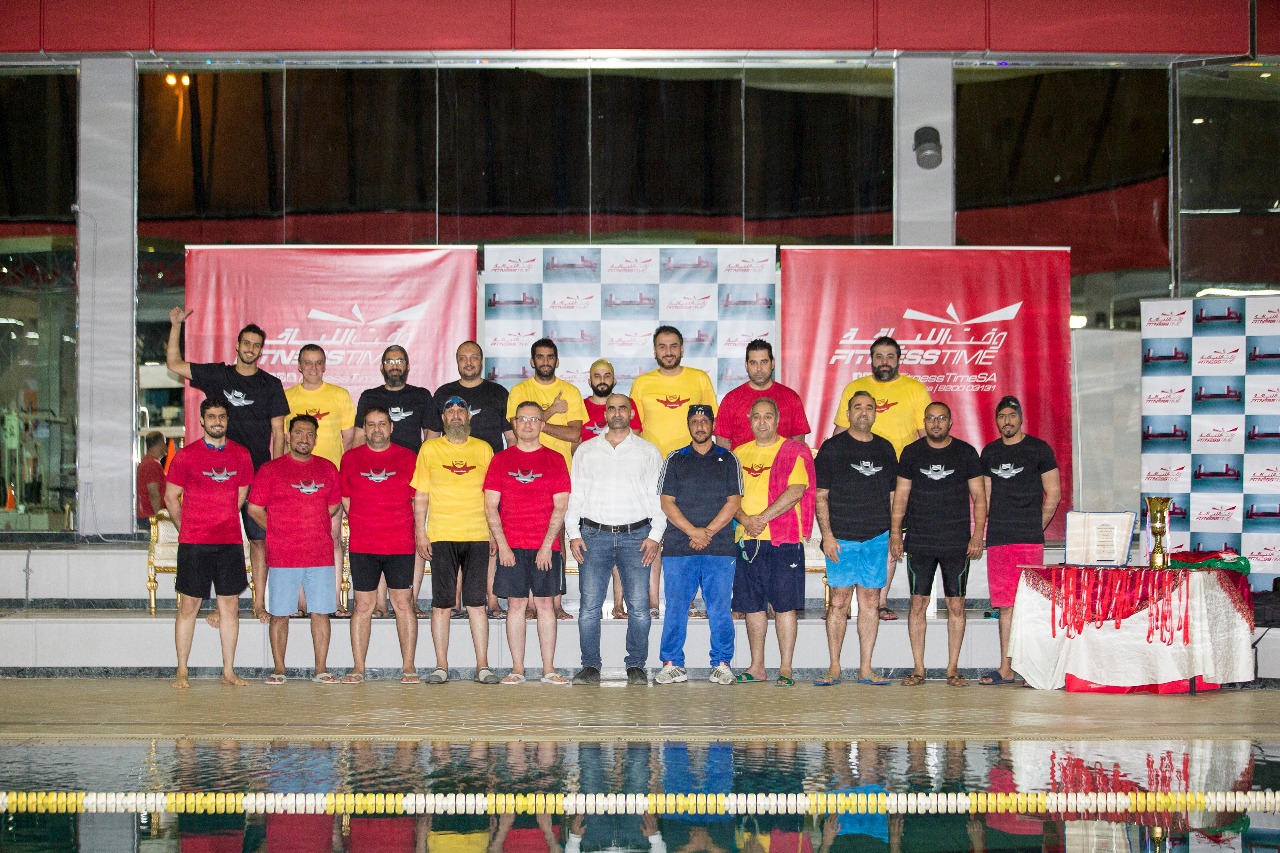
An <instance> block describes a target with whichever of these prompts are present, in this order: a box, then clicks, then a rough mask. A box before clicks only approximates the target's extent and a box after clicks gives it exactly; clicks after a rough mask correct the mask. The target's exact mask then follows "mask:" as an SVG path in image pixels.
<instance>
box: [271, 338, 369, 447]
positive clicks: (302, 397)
mask: <svg viewBox="0 0 1280 853" xmlns="http://www.w3.org/2000/svg"><path fill="white" fill-rule="evenodd" d="M324 362H325V359H324V350H323V349H322V348H321V347H320V346H318V345H317V344H307V345H305V346H304V347H303V348H302V349H300V350H299V351H298V372H299V373H301V374H302V381H301V382H299V383H298V384H297V385H294V386H293V387H292V388H289V389H287V390H286V391H285V392H284V398H285V400H287V401H288V403H289V419H290V420H293V417H294V416H295V415H311V417H313V418H315V419H316V420H317V421H319V422H320V429H319V430H318V432H317V434H316V449H315V451H314V455H316V456H322V457H324V458H325V459H328V460H329V461H330V462H332V463H333V464H334V465H340V464H341V463H342V454H343V453H345V452H346V451H348V450H350V449H351V441H352V439H353V438H354V436H355V432H356V407H355V406H354V405H352V403H351V395H350V394H349V393H347V389H346V388H340V387H338V386H337V385H330V384H329V383H328V382H325V381H324Z"/></svg>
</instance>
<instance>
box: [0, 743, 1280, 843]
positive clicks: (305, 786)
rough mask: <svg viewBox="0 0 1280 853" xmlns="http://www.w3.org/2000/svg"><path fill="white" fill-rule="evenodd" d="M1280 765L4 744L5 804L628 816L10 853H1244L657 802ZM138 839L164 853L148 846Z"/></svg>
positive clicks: (449, 820) (198, 819) (1122, 837)
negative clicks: (540, 808) (414, 807)
mask: <svg viewBox="0 0 1280 853" xmlns="http://www.w3.org/2000/svg"><path fill="white" fill-rule="evenodd" d="M1277 754H1280V750H1277V748H1276V747H1275V746H1274V745H1265V744H1261V745H1253V744H1250V743H1248V742H1242V741H1193V742H1187V743H1183V742H1143V743H1112V742H1108V743H1088V742H1080V743H1067V744H1053V743H1029V742H1016V743H1015V742H1000V743H964V742H959V741H951V742H942V743H929V742H923V741H911V742H905V743H873V742H857V743H849V742H828V743H796V742H768V743H763V742H761V743H695V744H687V743H663V744H656V743H655V744H650V743H630V744H628V743H603V744H601V743H583V744H557V743H519V742H517V743H506V744H499V743H467V744H434V743H417V742H403V743H374V742H368V741H358V742H351V743H318V744H296V743H239V742H230V741H226V742H204V741H189V740H183V741H177V742H160V741H157V742H152V743H149V744H145V743H144V744H136V743H132V742H122V743H99V742H92V743H84V742H81V743H71V742H25V743H13V744H0V790H10V791H14V790H17V791H24V790H46V791H47V790H63V791H68V790H70V791H75V790H90V791H109V790H134V791H158V792H169V791H205V792H210V791H223V792H247V791H261V792H273V793H286V792H294V793H298V792H301V793H331V792H380V793H387V794H395V793H409V792H419V793H422V792H426V793H437V794H452V793H457V792H470V793H502V794H508V793H511V794H521V793H544V794H560V793H565V794H598V795H613V796H614V797H615V798H616V799H615V802H616V806H615V807H614V808H612V809H609V808H604V807H596V806H595V805H594V804H593V805H591V806H589V807H588V809H587V813H586V814H554V813H551V812H553V811H556V809H554V808H547V809H546V810H545V813H539V814H526V813H522V814H497V813H495V814H472V815H468V814H435V815H400V814H363V813H359V814H311V815H306V814H265V815H264V814H251V815H244V814H224V815H216V814H209V815H192V814H180V815H175V814H170V813H154V814H144V815H81V816H75V815H33V814H12V815H8V816H7V819H6V821H5V822H3V823H0V851H6V850H11V849H13V850H32V851H34V850H40V851H52V850H67V851H77V850H85V851H88V850H96V849H106V845H105V844H104V842H103V838H104V833H106V834H109V833H110V831H112V826H114V825H113V824H111V823H110V821H105V820H104V819H105V818H113V819H118V820H123V821H125V823H124V824H122V826H123V827H124V828H125V829H127V830H128V835H129V843H128V844H126V845H125V846H123V847H121V846H118V845H114V846H113V847H112V849H128V850H137V851H141V850H144V849H145V850H148V851H151V850H183V851H242V850H266V851H271V853H279V851H299V853H304V852H305V853H312V851H314V853H321V851H325V852H326V853H327V851H360V850H363V851H411V850H417V851H431V852H432V853H597V851H638V853H854V851H864V850H871V851H880V850H887V851H889V853H930V851H936V853H947V851H961V850H963V851H985V850H1008V849H1019V850H1034V851H1049V850H1066V851H1075V850H1095V849H1098V850H1104V849H1105V850H1113V849H1119V848H1124V849H1128V850H1134V849H1143V850H1154V849H1157V848H1161V849H1163V848H1165V847H1168V846H1169V845H1172V847H1174V848H1176V847H1179V846H1187V845H1190V846H1192V847H1200V846H1204V847H1205V849H1208V846H1209V843H1210V842H1209V841H1208V839H1214V840H1213V842H1212V846H1213V849H1215V850H1222V849H1230V848H1231V846H1232V845H1230V844H1227V845H1225V846H1223V844H1222V842H1223V841H1224V840H1225V841H1228V842H1229V841H1231V840H1232V839H1235V840H1236V845H1235V849H1239V846H1238V841H1239V832H1241V831H1243V830H1244V829H1245V828H1247V827H1248V825H1249V824H1248V819H1247V818H1246V817H1245V816H1244V815H1242V814H1240V813H1237V812H1222V813H1219V812H1213V811H1191V812H1178V811H1159V812H1136V813H1132V814H1130V813H1128V812H1126V813H1124V814H1119V813H1114V814H1105V813H1104V814H1103V815H1101V817H1102V818H1103V819H1102V820H1097V819H1095V816H1093V815H1090V816H1089V819H1087V820H1085V819H1082V818H1083V817H1084V816H1083V815H1075V814H1066V815H1064V814H1061V813H1058V814H1018V813H1016V812H1015V813H1003V814H995V813H992V814H913V813H907V814H885V813H879V812H878V810H877V809H876V808H875V807H874V805H873V807H872V808H871V809H869V810H868V811H867V812H865V813H861V814H859V813H857V812H856V809H854V810H850V809H849V808H844V809H841V810H840V812H841V813H838V814H822V813H819V814H785V813H778V812H774V813H767V810H766V809H758V810H757V811H759V812H760V813H757V814H726V813H720V814H717V813H715V809H714V808H712V809H710V810H709V811H710V813H704V814H697V813H696V808H692V807H688V808H686V809H684V810H682V813H679V814H672V813H670V811H671V810H670V809H656V810H654V811H652V812H651V811H650V810H649V807H648V800H647V799H646V796H647V795H650V794H655V793H666V794H681V795H698V794H702V795H710V796H711V797H712V802H713V803H714V802H715V800H714V795H717V794H752V793H755V794H771V793H802V792H804V793H824V794H827V793H829V794H866V795H871V797H872V800H871V802H872V803H873V804H874V803H875V799H874V797H875V796H876V795H878V794H900V793H907V792H910V793H916V794H919V793H933V794H947V793H973V792H978V791H984V792H986V791H989V792H993V793H1005V794H1012V793H1015V792H1024V793H1025V792H1050V793H1094V794H1098V793H1103V794H1105V793H1130V794H1131V793H1138V792H1146V791H1161V792H1182V793H1187V792H1196V791H1206V790H1208V791H1248V790H1250V789H1251V788H1252V786H1253V782H1254V774H1255V768H1259V769H1260V772H1261V773H1262V774H1271V775H1273V774H1274V770H1273V769H1272V765H1273V764H1274V763H1275V762H1274V758H1273V757H1274V756H1275V755H1277ZM1264 778H1269V776H1268V775H1264ZM626 795H641V796H639V797H635V796H633V797H632V798H631V800H630V801H628V800H627V799H626ZM322 802H323V800H322ZM550 802H553V803H554V798H551V800H550ZM694 802H696V800H693V799H690V800H688V801H686V805H688V804H691V803H694ZM526 810H527V809H526ZM390 811H395V809H394V808H392V809H390ZM784 811H785V810H784ZM1264 817H1265V818H1270V817H1271V816H1270V815H1267V816H1264ZM86 822H90V823H86ZM116 828H117V829H118V830H119V831H121V832H124V829H120V828H119V827H116ZM1255 831H1261V829H1259V830H1255ZM138 838H140V839H142V841H143V842H145V843H144V844H136V843H134V842H135V840H136V839H138ZM1116 845H1119V848H1117V846H1116Z"/></svg>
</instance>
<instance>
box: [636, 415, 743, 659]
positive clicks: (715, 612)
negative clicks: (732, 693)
mask: <svg viewBox="0 0 1280 853" xmlns="http://www.w3.org/2000/svg"><path fill="white" fill-rule="evenodd" d="M714 423H715V416H714V415H713V414H712V413H711V407H710V406H705V405H697V406H690V407H689V437H690V438H691V439H692V441H691V442H690V443H689V444H687V445H685V446H684V447H682V448H681V449H679V450H673V451H672V452H671V453H669V454H667V458H666V461H665V462H664V463H663V466H662V476H661V477H660V478H659V481H658V494H660V495H661V496H662V511H663V512H664V513H665V514H666V516H667V522H668V523H667V530H666V533H665V535H664V536H663V539H662V549H663V551H664V552H665V553H666V563H667V565H666V569H667V578H666V587H667V618H666V619H665V620H663V623H662V646H661V652H660V655H659V657H660V658H661V660H662V670H661V671H660V672H659V673H658V674H657V675H656V676H654V679H653V680H654V681H655V682H657V683H658V684H674V683H676V682H680V681H687V680H688V678H689V675H688V672H687V671H686V670H685V666H684V664H685V658H684V642H685V637H686V633H687V630H688V625H689V617H688V613H687V610H686V609H687V608H688V607H689V605H690V604H691V603H692V602H693V597H694V596H695V595H696V594H697V592H698V590H699V589H701V590H702V596H703V598H704V599H705V600H706V602H707V620H708V622H709V627H710V628H711V678H710V680H711V683H712V684H732V683H733V670H732V669H730V668H729V662H730V661H731V660H733V645H734V636H733V635H734V630H733V615H732V613H731V611H730V610H729V604H730V601H731V599H732V596H733V575H734V568H735V565H736V563H737V559H736V558H737V548H736V547H735V546H734V543H733V524H732V522H733V516H734V513H736V512H737V511H738V507H739V506H741V504H742V466H741V465H740V464H739V463H738V457H736V456H734V455H733V453H732V452H731V451H729V450H726V449H725V448H723V447H720V446H719V445H717V444H716V443H715V442H714V441H713V440H712V427H713V425H714Z"/></svg>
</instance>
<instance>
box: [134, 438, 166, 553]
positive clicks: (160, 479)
mask: <svg viewBox="0 0 1280 853" xmlns="http://www.w3.org/2000/svg"><path fill="white" fill-rule="evenodd" d="M164 453H165V443H164V436H163V435H161V434H160V433H158V432H149V433H147V452H146V453H144V454H142V461H141V462H139V463H138V489H137V492H138V512H137V516H138V529H139V530H147V529H149V528H150V527H151V516H153V515H155V514H156V513H157V512H159V511H160V509H161V508H162V507H163V506H164V466H163V465H161V464H160V460H161V459H163V458H164Z"/></svg>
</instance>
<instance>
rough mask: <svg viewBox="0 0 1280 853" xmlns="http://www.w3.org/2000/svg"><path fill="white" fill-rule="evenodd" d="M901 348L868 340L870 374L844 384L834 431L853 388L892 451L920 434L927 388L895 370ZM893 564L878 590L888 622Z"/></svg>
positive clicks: (843, 421) (845, 418)
mask: <svg viewBox="0 0 1280 853" xmlns="http://www.w3.org/2000/svg"><path fill="white" fill-rule="evenodd" d="M901 360H902V347H900V346H898V342H897V341H895V340H894V339H893V338H891V337H889V336H887V335H882V336H881V337H878V338H876V339H875V340H874V341H872V342H871V373H870V374H868V375H866V376H860V377H858V378H857V379H855V380H853V381H852V382H850V383H849V384H848V385H846V386H845V387H844V391H842V392H841V393H840V404H839V405H838V406H836V418H835V425H836V431H837V432H839V431H841V430H846V429H848V428H849V400H850V398H852V397H853V394H854V392H855V391H866V392H868V393H869V394H871V396H872V397H874V398H875V401H876V422H875V424H874V425H873V426H872V431H873V432H874V433H875V434H876V435H878V436H881V437H882V438H887V439H888V440H889V443H890V444H892V445H893V451H894V453H896V454H897V455H898V456H902V450H903V448H905V447H906V446H907V445H908V444H910V443H911V442H913V441H915V440H917V439H919V438H923V437H924V410H925V407H926V406H928V405H929V389H927V388H925V387H924V383H923V382H921V381H920V380H918V379H916V378H914V377H911V376H904V375H902V374H900V373H898V363H899V362H900V361H901ZM896 568H897V564H896V563H893V564H890V566H889V574H888V577H887V578H886V579H885V584H884V589H882V590H881V591H880V611H879V613H880V618H881V619H884V620H885V621H887V622H891V621H893V620H895V619H897V618H898V614H896V613H894V612H893V611H892V610H890V609H889V586H890V585H891V584H892V583H893V572H894V569H896Z"/></svg>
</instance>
